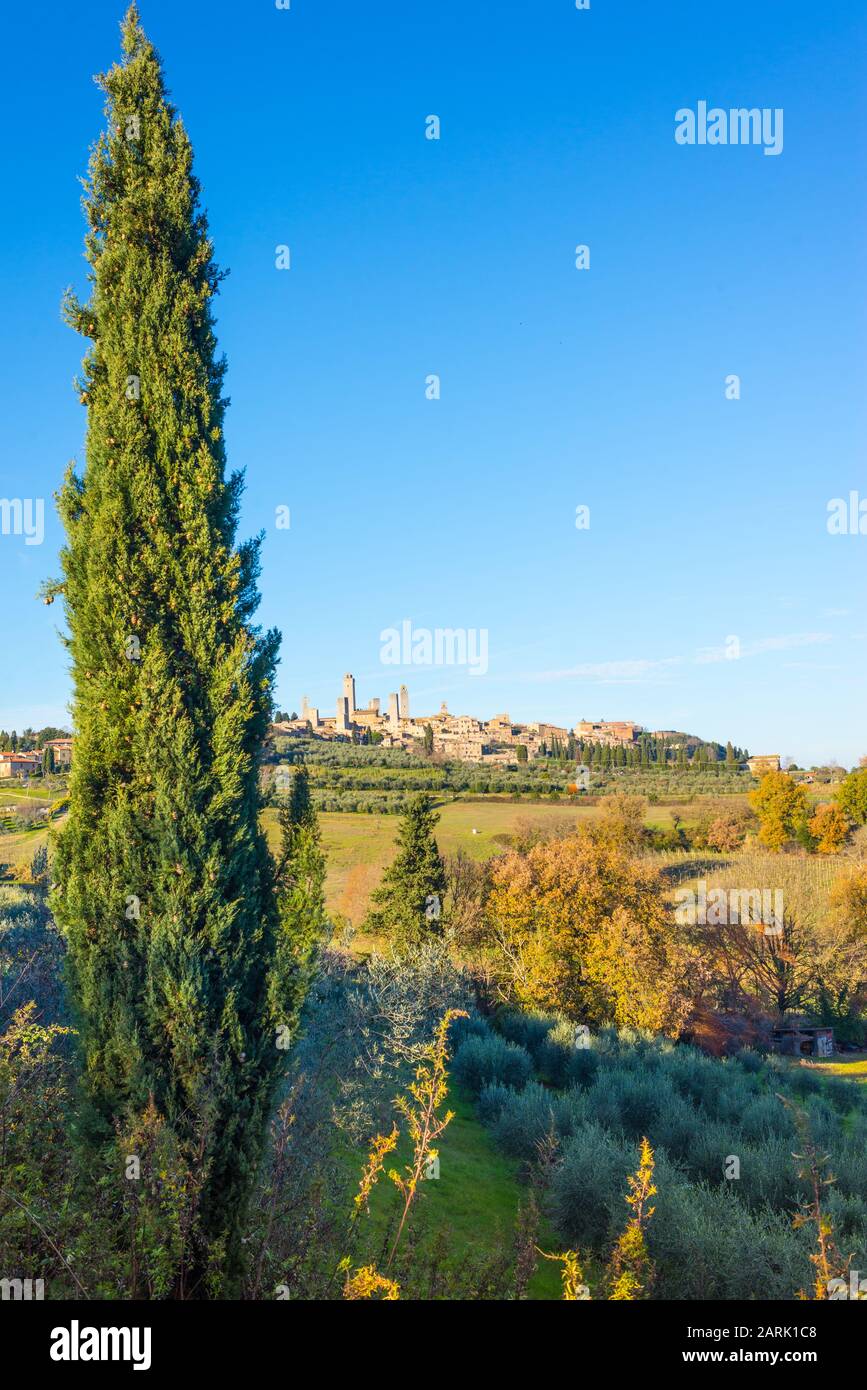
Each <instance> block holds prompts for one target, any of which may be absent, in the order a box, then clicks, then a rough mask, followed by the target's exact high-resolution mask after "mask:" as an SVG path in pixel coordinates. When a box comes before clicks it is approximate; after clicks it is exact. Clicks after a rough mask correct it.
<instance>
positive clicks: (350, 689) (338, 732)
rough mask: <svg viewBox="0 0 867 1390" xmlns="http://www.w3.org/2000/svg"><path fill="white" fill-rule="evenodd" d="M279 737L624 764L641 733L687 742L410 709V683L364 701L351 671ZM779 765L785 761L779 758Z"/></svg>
mask: <svg viewBox="0 0 867 1390" xmlns="http://www.w3.org/2000/svg"><path fill="white" fill-rule="evenodd" d="M271 733H272V735H274V736H281V735H282V736H290V737H291V736H293V735H294V736H296V737H308V738H309V737H313V738H318V739H324V740H332V741H337V742H343V743H346V742H352V741H354V742H362V743H365V742H375V743H378V744H380V745H381V746H384V747H386V748H404V749H412V748H424V751H425V752H427V753H432V754H441V755H443V756H446V757H450V758H454V759H459V760H460V761H462V762H469V763H481V764H498V763H501V764H508V763H514V762H515V761H524V760H527V761H529V760H532V759H535V758H541V757H545V756H546V755H547V754H549V753H551V752H552V751H558V752H559V751H562V752H567V751H568V752H570V753H571V752H574V751H575V750H576V748H581V747H584V746H586V745H596V746H597V747H602V748H609V749H611V750H617V751H619V753H620V754H621V756H622V757H623V760H624V763H625V762H626V761H627V760H628V759H627V754H628V753H629V752H630V750H631V752H632V753H633V754H634V755H636V756H637V754H638V750H639V748H640V742H641V740H642V737H649V738H651V739H654V740H664V741H665V742H666V745H667V747H668V748H670V749H677V748H678V747H680V746H683V747H684V749H685V748H686V745H687V743H688V742H690V741H691V742H693V743H696V742H699V741H698V740H689V739H688V736H687V735H684V734H678V733H675V732H673V731H670V730H657V731H655V732H653V733H651V732H650V731H649V730H647V729H645V728H644V727H643V726H642V725H641V724H636V723H634V722H633V721H632V720H605V719H600V720H595V721H594V720H588V719H581V720H579V721H578V723H576V724H575V725H574V726H573V727H572V728H567V727H565V726H562V725H559V724H549V723H544V722H541V721H537V722H531V723H519V722H516V721H515V720H512V719H510V718H509V715H508V714H505V713H504V714H496V715H494V716H493V718H492V719H478V718H476V717H475V716H473V715H468V714H452V713H451V712H450V711H449V709H448V706H447V704H446V703H445V701H444V702H443V703H442V704H441V705H440V708H439V710H438V711H437V712H436V713H434V714H417V715H413V714H412V713H411V712H410V698H409V690H408V688H407V687H406V686H405V685H402V686H401V687H400V689H399V690H397V691H394V692H392V693H391V694H389V696H388V705H387V710H385V711H384V710H383V709H382V705H381V700H380V699H379V697H375V698H374V699H371V700H369V701H368V703H367V705H366V707H364V708H361V707H360V706H359V704H358V701H357V698H356V690H355V677H354V676H353V675H352V674H351V673H347V674H346V675H345V676H344V677H343V688H342V692H341V694H340V695H339V696H338V697H337V708H336V712H335V714H334V715H323V714H321V713H320V710H319V708H318V707H317V706H315V705H311V704H310V702H309V700H308V698H307V696H306V695H305V696H303V697H302V701H301V710H300V713H299V714H297V715H294V716H292V717H282V716H278V718H277V719H276V720H275V722H274V723H273V724H272V726H271ZM777 765H779V760H777Z"/></svg>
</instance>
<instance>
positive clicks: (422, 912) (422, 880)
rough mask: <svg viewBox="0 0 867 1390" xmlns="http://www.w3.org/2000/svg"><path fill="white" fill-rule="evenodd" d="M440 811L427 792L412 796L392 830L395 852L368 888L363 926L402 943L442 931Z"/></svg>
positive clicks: (412, 943)
mask: <svg viewBox="0 0 867 1390" xmlns="http://www.w3.org/2000/svg"><path fill="white" fill-rule="evenodd" d="M438 820H439V816H438V815H437V813H436V811H435V810H434V805H433V801H432V799H431V797H429V796H428V795H427V793H426V792H420V793H419V794H418V795H417V796H414V797H413V798H412V800H411V801H410V803H409V806H408V807H407V809H406V810H405V811H404V813H403V815H402V817H401V822H400V829H399V831H398V834H397V854H396V856H395V858H394V859H393V860H392V862H391V864H389V866H388V868H387V869H386V870H385V872H384V874H383V875H382V882H381V883H380V886H379V887H378V888H377V889H376V891H375V892H374V893H372V894H371V899H370V900H371V903H372V909H371V911H370V912H369V914H368V917H367V922H366V927H367V929H368V930H369V931H372V932H375V933H377V934H382V935H385V936H388V937H389V938H390V939H391V941H392V942H393V943H394V944H395V945H396V946H398V947H399V948H401V949H408V948H409V949H411V948H412V947H414V946H417V945H419V944H420V943H421V942H422V941H424V939H425V938H426V937H427V936H429V935H430V934H431V933H434V934H436V933H438V932H440V931H442V927H443V922H442V899H443V896H444V894H445V889H446V873H445V865H444V863H443V858H442V855H441V854H440V852H439V848H438V846H437V842H436V839H435V838H434V830H435V828H436V825H437V822H438Z"/></svg>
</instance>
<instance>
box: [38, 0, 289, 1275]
mask: <svg viewBox="0 0 867 1390" xmlns="http://www.w3.org/2000/svg"><path fill="white" fill-rule="evenodd" d="M122 46H123V58H122V61H121V62H120V63H119V64H117V65H115V66H114V67H112V68H111V70H110V71H109V72H108V73H106V74H105V75H104V76H103V77H102V78H100V79H99V81H100V84H101V86H102V87H103V89H104V91H105V94H106V103H107V104H106V113H107V129H106V130H105V131H104V133H103V134H102V135H101V136H100V138H99V140H98V141H97V143H96V145H95V146H94V148H93V151H92V155H91V160H90V168H89V177H88V178H87V180H86V181H85V196H84V209H85V213H86V219H87V224H88V230H87V235H86V257H87V260H88V262H89V266H90V271H89V280H90V296H89V299H88V302H87V303H86V304H82V303H79V302H78V301H77V300H76V298H75V297H74V296H73V295H72V294H71V293H70V294H68V295H67V299H66V305H65V308H66V315H67V318H68V321H69V322H71V323H72V324H73V326H75V327H76V328H77V329H78V330H79V331H80V332H82V333H84V334H85V335H86V336H87V337H88V338H90V340H91V346H90V348H89V350H88V353H87V356H86V358H85V361H84V370H83V378H82V380H81V382H80V384H79V391H80V396H81V399H82V401H83V402H84V404H85V405H86V407H87V440H86V466H85V468H84V470H83V472H82V473H81V474H78V473H76V472H75V471H74V470H73V469H70V471H69V472H68V473H67V477H66V481H65V485H64V487H63V489H62V492H61V494H60V510H61V514H62V517H63V520H64V522H65V526H66V532H67V544H66V548H65V550H64V552H63V556H62V560H63V570H64V578H63V581H62V582H61V584H59V585H57V586H55V587H56V588H57V589H58V590H62V591H63V593H64V596H65V603H66V613H67V621H68V629H69V635H68V638H67V645H68V648H69V652H70V656H71V667H72V677H73V686H74V699H73V713H74V725H75V730H74V731H75V757H74V761H73V767H72V774H71V780H70V813H69V819H68V824H67V826H66V828H65V830H64V833H63V836H62V839H61V843H60V847H59V851H58V856H57V875H56V876H57V884H58V886H57V889H56V893H55V898H54V907H55V912H56V916H57V919H58V921H59V923H60V924H61V926H62V928H63V929H64V931H65V933H66V935H67V938H68V944H69V963H70V977H71V985H72V992H73V998H74V1002H75V1006H76V1009H77V1013H78V1020H79V1029H80V1033H81V1040H82V1046H83V1052H84V1061H85V1068H84V1075H85V1080H86V1092H87V1097H88V1100H89V1107H88V1108H87V1110H86V1111H85V1112H84V1114H85V1117H86V1122H83V1123H82V1125H81V1130H82V1134H83V1137H84V1143H85V1145H86V1146H89V1149H88V1151H89V1152H90V1153H91V1155H93V1153H94V1148H95V1147H96V1146H98V1145H100V1143H103V1142H105V1141H110V1140H119V1141H120V1143H121V1146H122V1145H123V1144H124V1143H128V1142H129V1140H128V1138H127V1136H129V1135H135V1134H136V1133H140V1132H141V1123H142V1117H143V1116H145V1115H147V1116H149V1117H150V1119H151V1121H152V1123H155V1124H157V1125H158V1126H160V1127H161V1129H162V1130H164V1131H166V1132H169V1133H170V1134H171V1136H172V1142H173V1144H174V1145H175V1149H176V1151H177V1152H178V1153H179V1154H180V1156H181V1159H182V1162H183V1164H184V1165H185V1166H184V1171H185V1172H186V1173H187V1175H188V1179H189V1181H188V1184H187V1186H186V1188H185V1191H186V1193H187V1198H188V1199H189V1200H190V1201H191V1202H192V1203H193V1207H192V1209H191V1212H190V1214H189V1215H190V1220H189V1222H188V1223H187V1225H185V1226H184V1242H185V1248H184V1251H183V1255H182V1260H183V1264H184V1268H185V1271H186V1273H185V1277H184V1282H183V1287H182V1288H181V1289H180V1290H179V1289H178V1286H177V1285H176V1286H175V1292H176V1293H178V1292H180V1293H182V1294H184V1295H186V1294H188V1293H191V1292H194V1291H196V1290H198V1291H199V1292H201V1291H202V1288H203V1284H202V1276H203V1273H204V1271H205V1269H206V1267H208V1266H210V1267H213V1264H214V1261H215V1260H217V1261H218V1262H220V1261H222V1266H223V1268H224V1269H226V1270H228V1271H229V1272H230V1273H231V1271H232V1270H233V1268H235V1267H236V1257H237V1252H238V1248H239V1231H240V1225H241V1222H242V1220H243V1215H244V1208H245V1202H246V1198H247V1195H248V1193H249V1188H250V1183H251V1181H252V1177H253V1175H254V1173H255V1170H256V1167H257V1164H258V1162H259V1157H260V1153H261V1145H262V1139H263V1134H264V1129H265V1124H266V1119H267V1114H268V1109H269V1105H270V1100H271V1095H272V1083H273V1078H274V1074H275V1067H276V1063H277V1060H278V1054H277V1049H276V1048H275V1041H274V1032H273V1029H274V1026H275V1024H279V1022H280V1018H279V1011H280V1010H279V1005H275V1003H274V985H273V982H274V973H275V972H274V964H275V958H276V956H277V954H278V935H279V933H278V919H277V909H276V902H275V896H274V883H273V866H272V863H271V860H270V856H269V854H268V850H267V846H266V843H265V840H264V837H263V835H262V832H261V830H260V827H259V823H258V813H259V809H260V795H259V789H258V765H259V755H260V749H261V747H262V743H263V740H264V737H265V733H266V729H267V725H268V718H269V711H270V709H271V702H272V686H273V676H274V665H275V661H276V655H277V647H278V643H279V636H278V634H276V633H274V632H269V633H267V634H264V635H263V634H262V633H261V631H260V629H258V628H255V627H253V626H252V625H251V618H252V615H253V613H254V611H255V609H256V606H257V604H258V593H257V579H258V572H259V565H258V547H259V541H258V540H256V541H253V542H247V543H244V544H237V543H236V539H235V536H236V525H237V519H238V509H239V502H240V495H241V488H242V480H241V477H240V475H239V474H237V473H233V474H231V475H227V473H226V459H225V446H224V438H223V417H224V412H225V408H226V405H227V401H226V400H225V399H224V397H223V392H222V388H223V376H224V371H225V364H224V362H223V361H222V360H219V359H218V358H217V356H216V343H215V337H214V321H213V316H212V312H211V300H212V298H213V296H214V294H215V292H216V291H217V288H218V285H219V282H220V280H221V278H222V276H221V272H220V271H219V270H218V269H217V267H216V265H215V263H214V261H213V259H212V248H211V243H210V240H209V236H208V228H207V222H206V218H205V215H204V213H203V212H202V210H201V208H200V204H199V185H198V182H197V180H196V178H195V176H194V174H193V171H192V150H191V146H190V141H189V139H188V136H187V134H186V131H185V129H184V127H183V124H182V123H181V121H180V119H179V118H178V116H177V115H176V113H175V111H174V109H173V108H172V106H171V105H170V104H169V102H168V100H167V98H166V90H165V86H164V82H163V76H162V69H161V64H160V60H159V57H158V55H157V54H156V52H155V50H154V48H153V47H152V45H151V44H150V42H149V41H148V39H147V38H146V37H145V34H144V33H143V31H142V28H141V24H140V21H139V18H138V14H137V11H136V9H135V6H134V5H133V6H132V7H131V8H130V10H129V12H128V13H127V16H126V18H125V20H124V22H123V25H122ZM275 1009H276V1014H275ZM105 1152H110V1150H109V1149H106V1150H105ZM119 1177H120V1179H121V1186H122V1178H123V1170H122V1168H121V1169H120V1173H119ZM190 1194H193V1196H191V1195H190Z"/></svg>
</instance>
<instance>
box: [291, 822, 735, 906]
mask: <svg viewBox="0 0 867 1390" xmlns="http://www.w3.org/2000/svg"><path fill="white" fill-rule="evenodd" d="M736 799H740V800H743V801H744V802H745V800H746V799H745V798H733V797H728V798H727V799H726V802H727V804H731V802H732V801H733V800H736ZM711 800H712V799H711V798H706V797H705V798H696V799H695V800H694V801H692V802H672V803H671V804H666V805H664V806H648V807H647V812H646V815H645V821H646V823H647V824H648V825H649V826H650V825H652V826H657V827H661V828H666V829H667V828H670V827H671V824H672V816H673V815H675V814H677V815H679V816H680V817H681V819H682V820H683V821H684V822H688V821H689V820H691V819H694V818H695V817H697V816H698V815H699V813H700V812H701V811H702V810H703V809H704V808H705V807H706V806H707V805H708V804H709V803H710V801H711ZM438 809H439V814H440V821H439V825H438V826H437V831H436V836H437V842H438V844H439V847H440V849H441V850H442V852H443V853H444V854H454V853H455V851H456V850H458V849H462V850H464V852H465V853H466V854H468V855H469V856H470V857H471V858H473V859H479V860H482V859H489V858H490V857H491V855H493V854H501V853H502V852H503V850H504V849H505V848H506V846H505V845H504V844H503V842H502V841H501V840H498V839H497V838H496V837H497V836H498V835H512V834H514V832H515V830H516V829H517V828H518V826H519V825H521V824H524V825H528V824H529V825H538V826H542V827H545V828H552V829H553V828H556V827H559V826H564V827H566V828H567V829H568V828H571V827H574V826H577V825H578V824H580V822H582V821H586V820H588V819H592V818H593V817H596V816H598V815H600V814H601V811H602V807H601V806H600V805H595V806H582V805H581V803H580V802H579V803H577V804H574V805H573V804H571V803H568V804H567V803H563V802H560V803H550V802H548V803H544V802H538V801H498V800H495V799H493V798H491V799H488V800H479V801H467V800H460V801H450V802H447V803H446V804H445V805H443V806H440V807H439V808H438ZM319 819H320V824H321V826H322V840H323V845H324V847H325V852H326V855H327V858H328V881H327V888H326V896H327V904H328V910H329V912H331V913H339V914H340V916H341V917H344V918H346V919H348V921H350V922H351V923H352V924H353V926H355V927H358V926H359V925H360V923H361V921H362V919H363V917H364V915H365V913H366V911H367V906H368V902H369V900H370V894H371V893H372V892H373V890H374V888H376V886H377V884H378V883H379V880H380V877H381V875H382V871H383V869H384V868H385V867H386V865H387V864H389V863H390V862H391V860H392V858H393V856H394V839H395V836H396V834H397V829H398V817H397V816H371V815H364V814H357V813H354V812H328V811H325V812H322V813H320V817H319ZM265 828H266V831H267V834H268V838H269V841H270V843H271V846H272V848H275V847H276V841H277V813H276V811H275V810H274V809H273V808H269V809H268V810H267V811H266V812H265ZM474 831H476V832H478V833H476V834H474V833H473V832H474Z"/></svg>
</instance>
